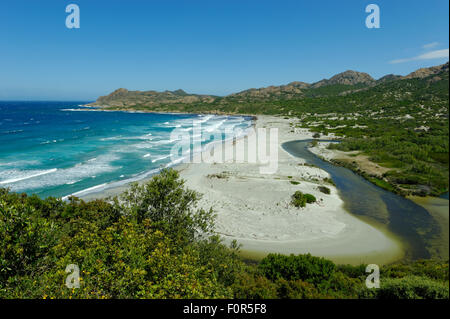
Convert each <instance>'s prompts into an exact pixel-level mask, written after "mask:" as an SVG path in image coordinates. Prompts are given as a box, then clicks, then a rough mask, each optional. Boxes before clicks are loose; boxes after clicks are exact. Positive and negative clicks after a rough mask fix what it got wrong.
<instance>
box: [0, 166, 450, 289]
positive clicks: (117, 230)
mask: <svg viewBox="0 0 450 319" xmlns="http://www.w3.org/2000/svg"><path fill="white" fill-rule="evenodd" d="M199 196H200V195H199V194H198V193H196V192H194V191H191V190H189V189H187V188H186V187H185V186H184V182H183V181H182V180H180V178H179V175H178V173H177V172H176V171H174V170H163V171H162V172H161V174H159V175H157V176H155V177H154V178H153V179H152V180H150V181H149V182H147V183H146V184H143V185H137V184H136V185H134V186H133V187H132V188H131V189H130V190H129V191H127V192H125V193H123V194H122V195H120V196H119V197H117V198H111V199H108V200H94V201H90V202H84V201H82V200H79V199H77V198H74V197H72V198H70V200H69V201H67V202H64V201H62V200H60V199H55V198H47V199H40V198H39V197H37V196H26V195H25V194H16V193H10V192H9V191H8V190H6V189H0V239H1V240H0V298H448V297H449V287H448V280H449V277H448V271H449V268H448V262H445V263H444V262H438V261H431V260H428V261H416V262H414V263H409V264H395V265H389V266H384V267H382V268H381V288H380V289H368V288H365V284H364V282H365V278H366V276H367V274H366V273H365V265H360V266H348V265H340V266H338V265H335V264H334V263H333V262H331V261H329V260H326V259H323V258H318V257H313V256H310V255H299V256H294V255H291V256H283V255H269V256H267V257H266V258H264V259H263V260H262V261H261V262H260V263H258V264H256V265H255V264H254V263H251V264H246V263H245V262H244V261H242V260H241V259H240V257H239V255H238V249H239V248H238V247H236V245H235V244H232V245H231V247H226V246H224V245H223V244H222V243H221V242H220V240H219V239H218V237H217V236H215V235H214V233H213V231H212V229H213V226H214V213H213V211H212V210H203V209H199V208H197V201H198V198H199ZM69 264H75V265H77V266H78V267H79V270H80V287H79V288H72V289H69V288H67V287H66V285H65V282H66V277H67V276H68V275H69V274H68V273H66V272H65V269H66V267H67V265H69Z"/></svg>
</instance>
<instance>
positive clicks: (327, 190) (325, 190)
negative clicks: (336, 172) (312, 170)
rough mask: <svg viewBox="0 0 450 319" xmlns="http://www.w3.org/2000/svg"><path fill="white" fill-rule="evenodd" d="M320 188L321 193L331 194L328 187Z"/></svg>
mask: <svg viewBox="0 0 450 319" xmlns="http://www.w3.org/2000/svg"><path fill="white" fill-rule="evenodd" d="M318 188H319V191H321V192H322V193H324V194H330V193H331V190H330V189H329V188H328V187H326V186H319V187H318Z"/></svg>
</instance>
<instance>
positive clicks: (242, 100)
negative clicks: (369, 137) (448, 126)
mask: <svg viewBox="0 0 450 319" xmlns="http://www.w3.org/2000/svg"><path fill="white" fill-rule="evenodd" d="M448 68H449V64H448V62H447V63H446V64H443V65H439V66H433V67H430V68H422V69H418V70H416V71H414V72H412V73H410V74H408V75H406V76H400V75H394V74H388V75H386V76H383V77H381V78H380V79H378V80H375V79H374V78H372V77H371V76H370V75H369V74H367V73H364V72H357V71H352V70H348V71H345V72H342V73H339V74H336V75H334V76H332V77H331V78H329V79H323V80H320V81H318V82H315V83H311V84H310V83H306V82H300V81H296V82H291V83H289V84H286V85H279V86H269V87H264V88H252V89H248V90H244V91H241V92H238V93H233V94H230V95H228V96H225V97H219V96H213V95H200V94H190V93H186V92H185V91H183V90H181V89H179V90H176V91H164V92H157V91H128V90H127V89H124V88H120V89H117V90H115V91H114V92H112V93H111V94H109V95H106V96H101V97H99V98H98V99H97V101H96V102H94V103H91V104H88V105H89V106H96V107H104V108H115V109H141V110H149V111H164V110H167V111H177V110H178V111H183V112H196V111H203V112H204V111H205V110H207V111H211V112H220V113H224V112H225V113H227V112H228V113H240V107H239V105H243V104H249V103H253V104H254V103H266V102H274V101H289V100H302V99H304V98H315V97H325V96H338V95H348V94H352V93H355V92H360V91H361V90H367V89H369V88H371V87H374V86H378V85H381V84H385V83H393V82H397V81H400V80H407V79H416V78H417V79H423V78H427V77H430V76H433V77H432V79H431V80H433V81H438V80H439V79H440V77H439V75H440V74H442V73H445V72H446V73H448ZM227 105H228V106H229V107H228V109H227V108H226V107H224V106H227ZM236 105H238V106H236ZM251 109H252V110H254V113H264V112H265V110H264V109H261V110H260V111H259V112H258V109H257V107H256V105H254V107H252V108H251Z"/></svg>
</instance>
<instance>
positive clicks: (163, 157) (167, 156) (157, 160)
mask: <svg viewBox="0 0 450 319" xmlns="http://www.w3.org/2000/svg"><path fill="white" fill-rule="evenodd" d="M170 156H171V155H166V156H161V157H158V158H155V159H154V160H152V163H155V162H159V161H162V160H163V159H166V158H169V157H170Z"/></svg>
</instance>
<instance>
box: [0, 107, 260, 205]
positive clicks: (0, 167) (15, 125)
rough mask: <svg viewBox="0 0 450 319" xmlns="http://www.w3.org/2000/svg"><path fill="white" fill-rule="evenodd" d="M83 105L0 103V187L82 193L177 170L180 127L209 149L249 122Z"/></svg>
mask: <svg viewBox="0 0 450 319" xmlns="http://www.w3.org/2000/svg"><path fill="white" fill-rule="evenodd" d="M85 103H86V102H0V188H1V187H7V188H9V189H10V190H11V191H14V192H25V193H28V194H32V193H35V194H38V195H39V196H41V197H48V196H55V197H64V196H68V195H71V194H75V195H78V196H81V195H85V194H87V193H89V192H96V191H100V190H103V189H106V188H109V187H114V186H118V185H121V184H125V183H128V182H131V181H136V180H140V179H142V178H145V177H147V176H150V175H152V174H154V173H156V172H157V171H158V170H159V169H161V168H162V167H167V166H173V165H175V164H176V162H179V161H175V162H174V160H173V158H174V156H171V150H172V148H173V146H174V145H175V144H176V143H180V139H179V138H178V137H177V138H171V133H172V132H173V130H175V129H176V130H177V132H183V135H185V137H186V136H189V138H190V141H191V142H192V141H193V140H194V139H197V141H199V142H198V143H201V146H202V148H203V149H204V148H206V147H208V145H209V144H210V143H211V142H212V141H213V136H212V134H222V136H224V134H223V132H225V131H227V132H229V131H231V132H233V135H234V136H238V135H243V134H245V130H246V129H248V128H249V127H251V124H252V119H251V118H250V117H242V116H217V115H200V114H158V113H130V112H120V111H101V110H95V109H92V108H86V107H82V105H83V104H85ZM194 127H195V128H196V129H193V128H194ZM193 132H200V134H198V133H197V136H194V134H193ZM228 137H229V136H228ZM189 147H190V148H191V150H193V148H192V145H190V146H189ZM192 153H193V152H192ZM192 153H191V154H192ZM172 155H173V154H172ZM185 155H186V154H185Z"/></svg>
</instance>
